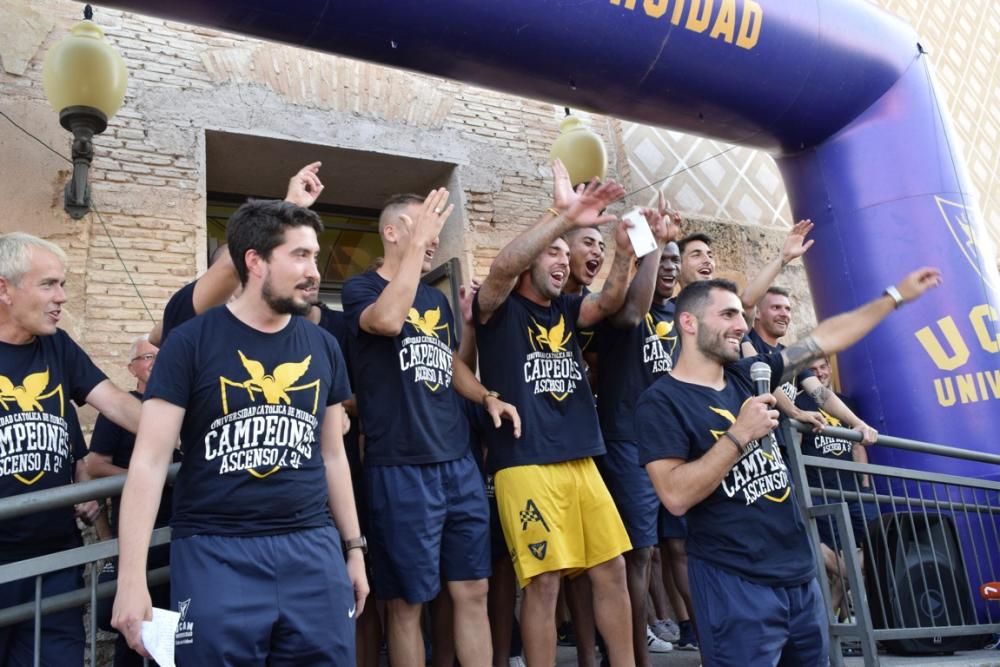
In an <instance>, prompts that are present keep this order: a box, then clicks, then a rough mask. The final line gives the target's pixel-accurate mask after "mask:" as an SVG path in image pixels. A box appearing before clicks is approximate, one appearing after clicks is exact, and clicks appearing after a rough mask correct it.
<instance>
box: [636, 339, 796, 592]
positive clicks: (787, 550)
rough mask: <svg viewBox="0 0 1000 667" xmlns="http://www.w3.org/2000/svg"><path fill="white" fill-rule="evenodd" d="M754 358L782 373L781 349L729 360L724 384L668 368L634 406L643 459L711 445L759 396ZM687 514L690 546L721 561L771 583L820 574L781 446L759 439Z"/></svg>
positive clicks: (694, 455) (699, 452) (695, 453)
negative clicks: (768, 449) (768, 450)
mask: <svg viewBox="0 0 1000 667" xmlns="http://www.w3.org/2000/svg"><path fill="white" fill-rule="evenodd" d="M754 361H765V362H766V363H768V365H770V366H771V373H772V377H774V378H780V377H781V374H782V373H783V372H784V363H783V361H782V359H781V355H780V354H772V355H766V356H760V357H755V358H752V359H744V360H741V361H738V362H736V363H733V364H726V366H725V383H726V384H725V387H724V388H723V389H722V390H721V391H716V390H715V389H712V388H710V387H705V386H702V385H697V384H691V383H687V382H681V381H680V380H676V379H674V377H673V376H672V375H670V374H667V375H665V376H663V377H662V378H660V379H659V380H657V381H656V382H655V383H654V384H653V386H651V387H650V388H649V389H647V390H646V391H645V392H644V393H643V395H642V396H641V397H640V399H639V404H638V406H637V407H636V414H635V427H636V431H637V436H638V443H639V462H640V463H641V464H642V465H646V464H647V463H649V462H650V461H655V460H658V459H683V460H685V461H691V460H695V459H698V458H700V457H701V456H703V455H704V454H705V452H707V451H708V450H709V449H711V448H712V447H713V446H714V445H715V443H716V441H718V440H719V438H721V437H722V434H723V433H725V432H726V431H727V430H728V429H729V427H730V426H732V424H733V423H735V421H736V416H737V415H738V414H739V411H740V407H742V405H743V403H744V402H746V400H747V399H749V398H751V397H752V396H753V393H754V392H753V382H752V381H751V380H750V364H751V363H753V362H754ZM723 446H728V445H726V443H723ZM687 518H688V539H687V551H688V553H689V554H691V555H693V556H696V557H698V558H701V559H702V560H705V561H708V562H709V563H712V564H713V565H715V566H716V567H719V568H721V569H723V570H727V571H729V572H732V573H734V574H736V575H738V576H740V577H743V578H744V579H747V580H749V581H753V582H756V583H759V584H762V585H766V586H795V585H798V584H802V583H805V582H807V581H809V580H810V579H812V577H813V576H814V575H815V567H814V564H813V556H812V550H811V548H810V546H809V540H808V538H807V536H806V530H805V526H804V524H803V522H802V518H801V516H800V514H799V510H798V505H797V504H796V502H795V498H793V497H792V482H791V478H790V476H789V472H788V468H787V467H786V466H785V463H784V461H783V460H782V458H781V454H780V452H777V451H776V456H775V458H771V457H769V456H768V455H766V454H765V453H764V452H763V451H762V450H761V449H760V443H759V442H758V441H754V442H753V443H751V444H750V451H749V452H748V453H747V454H746V455H745V456H744V457H742V458H741V459H740V460H739V461H737V462H736V464H735V465H734V466H733V468H732V470H730V472H729V474H728V475H726V477H725V479H723V480H722V484H720V485H719V486H718V487H717V488H716V489H715V490H714V491H712V493H711V494H710V495H709V496H708V497H707V498H705V499H704V500H702V501H701V502H700V503H698V504H697V505H695V506H694V507H692V508H691V509H690V510H689V511H688V513H687Z"/></svg>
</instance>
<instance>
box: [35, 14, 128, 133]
mask: <svg viewBox="0 0 1000 667" xmlns="http://www.w3.org/2000/svg"><path fill="white" fill-rule="evenodd" d="M42 76H43V85H44V87H45V96H46V97H47V98H48V99H49V104H51V105H52V108H53V109H54V110H55V111H56V113H62V111H63V110H64V109H67V108H70V107H91V108H93V109H97V110H99V111H100V112H101V113H103V114H104V117H105V120H107V119H110V118H111V117H112V116H114V115H115V114H116V113H117V112H118V109H120V108H121V105H122V101H123V100H124V99H125V87H126V85H127V84H128V70H127V69H126V68H125V61H124V60H122V57H121V56H120V55H119V54H118V52H117V51H115V50H114V49H113V48H112V47H111V46H110V45H109V44H108V43H107V42H105V41H104V31H103V30H101V28H100V27H99V26H98V25H97V24H96V23H94V22H93V21H90V20H85V21H80V22H79V23H77V24H76V25H75V26H73V29H72V30H71V31H70V34H69V35H68V36H67V37H65V38H63V40H62V41H61V42H59V43H58V44H56V45H55V46H53V47H52V48H51V49H49V52H48V53H47V54H46V55H45V63H44V65H43V67H42Z"/></svg>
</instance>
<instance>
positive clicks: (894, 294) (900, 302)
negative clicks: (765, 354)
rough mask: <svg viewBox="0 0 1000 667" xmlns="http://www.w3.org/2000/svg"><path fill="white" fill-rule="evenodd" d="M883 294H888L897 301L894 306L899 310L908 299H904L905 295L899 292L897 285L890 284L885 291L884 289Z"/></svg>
mask: <svg viewBox="0 0 1000 667" xmlns="http://www.w3.org/2000/svg"><path fill="white" fill-rule="evenodd" d="M882 294H885V295H886V296H888V297H889V298H890V299H892V300H893V302H894V303H895V305H894V306H893V307H894V308H895V309H897V310H898V309H899V308H900V307H901V306H902V305H903V304H904V303H906V301H904V300H903V295H902V294H900V293H899V290H898V289H896V286H895V285H889V286H888V287H886V288H885V291H883V292H882Z"/></svg>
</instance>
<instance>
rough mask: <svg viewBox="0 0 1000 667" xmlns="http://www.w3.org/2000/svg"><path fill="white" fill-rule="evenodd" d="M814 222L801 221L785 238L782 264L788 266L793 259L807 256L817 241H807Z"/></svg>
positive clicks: (782, 249)
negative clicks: (807, 252)
mask: <svg viewBox="0 0 1000 667" xmlns="http://www.w3.org/2000/svg"><path fill="white" fill-rule="evenodd" d="M812 228H813V222H812V220H799V221H798V222H796V223H795V226H794V227H792V229H791V230H790V231H789V232H788V236H786V237H785V243H784V245H783V246H782V247H781V263H782V264H788V263H789V262H791V261H792V260H793V259H797V258H799V257H801V256H802V255H804V254H806V251H807V250H809V248H811V247H812V245H813V243H815V242H816V241H815V239H810V240H808V241H807V240H806V236H808V235H809V232H811V231H812Z"/></svg>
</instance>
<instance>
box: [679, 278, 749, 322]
mask: <svg viewBox="0 0 1000 667" xmlns="http://www.w3.org/2000/svg"><path fill="white" fill-rule="evenodd" d="M714 289H719V290H725V291H727V292H732V293H733V294H735V295H737V296H739V294H740V291H739V289H738V288H737V287H736V283H734V282H733V281H731V280H724V279H722V278H713V279H712V280H699V281H697V282H693V283H691V284H690V285H688V286H687V287H685V288H684V289H682V290H681V293H680V294H678V295H677V301H676V303H675V304H674V310H675V312H676V313H677V314H678V315H680V314H681V313H691V314H692V315H694V316H695V317H701V315H702V313H704V312H705V304H707V303H708V299H709V294H710V293H711V291H712V290H714Z"/></svg>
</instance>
